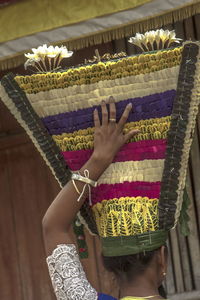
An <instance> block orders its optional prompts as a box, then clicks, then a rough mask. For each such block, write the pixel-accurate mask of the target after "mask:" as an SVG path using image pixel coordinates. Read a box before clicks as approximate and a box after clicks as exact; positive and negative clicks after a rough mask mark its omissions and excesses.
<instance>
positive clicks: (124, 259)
mask: <svg viewBox="0 0 200 300" xmlns="http://www.w3.org/2000/svg"><path fill="white" fill-rule="evenodd" d="M103 263H104V266H105V268H106V269H107V270H108V271H110V272H113V273H114V274H115V276H116V278H117V279H118V280H119V281H120V282H130V281H131V282H133V281H134V280H136V279H137V278H138V277H140V276H146V277H150V279H151V280H152V279H154V280H155V281H156V283H157V286H158V287H159V286H160V285H161V283H162V281H163V279H164V277H165V274H166V270H167V247H166V246H161V247H160V248H158V249H156V250H154V251H146V252H142V253H138V254H133V255H126V256H115V257H104V256H103Z"/></svg>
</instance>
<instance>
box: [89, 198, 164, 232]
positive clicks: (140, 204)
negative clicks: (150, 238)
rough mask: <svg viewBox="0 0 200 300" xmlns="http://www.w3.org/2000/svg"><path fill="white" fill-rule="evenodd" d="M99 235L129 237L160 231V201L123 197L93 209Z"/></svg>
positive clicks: (102, 203) (104, 202)
mask: <svg viewBox="0 0 200 300" xmlns="http://www.w3.org/2000/svg"><path fill="white" fill-rule="evenodd" d="M92 210H93V213H94V217H95V220H96V223H97V228H98V231H99V235H100V236H102V237H109V236H129V235H136V234H140V233H144V232H148V231H155V230H157V229H158V199H149V198H148V197H122V198H119V199H117V198H115V199H112V200H103V201H102V202H101V203H97V204H95V205H94V206H93V208H92Z"/></svg>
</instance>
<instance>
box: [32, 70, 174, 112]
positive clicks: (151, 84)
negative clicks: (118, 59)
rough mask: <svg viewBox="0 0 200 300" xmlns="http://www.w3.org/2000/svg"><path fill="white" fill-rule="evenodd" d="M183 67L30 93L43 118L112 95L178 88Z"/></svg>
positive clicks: (138, 94) (141, 94)
mask: <svg viewBox="0 0 200 300" xmlns="http://www.w3.org/2000/svg"><path fill="white" fill-rule="evenodd" d="M178 72H179V66H176V67H173V68H170V69H164V70H160V71H157V72H153V73H148V74H140V75H138V76H129V77H124V78H118V79H114V80H104V81H100V82H97V83H93V84H88V85H86V84H84V85H79V86H71V87H68V88H64V89H56V90H51V91H47V92H40V93H37V94H27V97H28V99H29V101H30V103H31V104H32V106H33V108H34V109H35V111H36V112H37V114H38V115H39V116H40V117H44V116H50V115H55V114H58V113H63V112H69V111H74V110H78V109H83V108H88V107H93V106H94V105H99V104H100V103H101V101H102V100H103V99H104V100H105V99H107V98H108V97H109V96H110V95H112V96H113V97H114V98H115V102H119V101H122V100H124V99H130V98H136V97H144V96H148V95H152V94H155V93H162V92H165V91H166V87H167V90H172V89H176V85H177V78H178Z"/></svg>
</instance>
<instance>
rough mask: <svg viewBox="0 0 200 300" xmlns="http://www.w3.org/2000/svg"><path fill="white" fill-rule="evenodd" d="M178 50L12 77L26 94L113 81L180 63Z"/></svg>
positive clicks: (179, 49)
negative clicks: (61, 70)
mask: <svg viewBox="0 0 200 300" xmlns="http://www.w3.org/2000/svg"><path fill="white" fill-rule="evenodd" d="M181 53H182V47H181V48H175V49H172V50H166V51H158V52H156V53H153V54H141V55H138V56H132V57H127V58H123V59H121V60H118V61H116V62H114V61H108V62H105V63H103V62H99V63H97V64H93V65H88V66H84V67H79V68H74V69H69V70H67V71H66V72H63V73H59V72H58V73H47V74H34V75H31V76H16V77H15V80H16V81H17V82H18V84H19V85H20V87H21V88H22V89H23V90H24V91H25V92H26V93H30V94H31V93H38V92H41V91H48V90H52V89H59V88H62V89H63V88H66V87H70V86H74V85H83V84H91V83H95V82H99V81H102V80H113V79H116V78H122V77H127V76H131V75H134V76H135V75H139V74H146V73H150V72H155V71H159V70H163V69H166V68H172V67H174V66H177V65H179V64H180V61H181Z"/></svg>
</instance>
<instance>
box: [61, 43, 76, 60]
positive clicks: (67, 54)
mask: <svg viewBox="0 0 200 300" xmlns="http://www.w3.org/2000/svg"><path fill="white" fill-rule="evenodd" d="M60 55H61V57H63V58H66V57H71V56H72V55H73V51H68V50H67V48H66V47H63V46H62V47H61V54H60Z"/></svg>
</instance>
